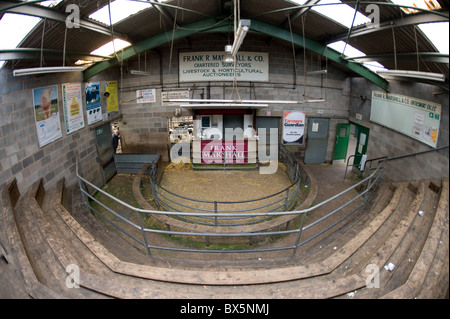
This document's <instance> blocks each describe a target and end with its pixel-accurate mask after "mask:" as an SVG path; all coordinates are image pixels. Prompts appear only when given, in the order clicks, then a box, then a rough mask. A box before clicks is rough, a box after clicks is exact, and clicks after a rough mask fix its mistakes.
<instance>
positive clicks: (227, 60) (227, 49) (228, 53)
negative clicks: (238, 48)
mask: <svg viewBox="0 0 450 319" xmlns="http://www.w3.org/2000/svg"><path fill="white" fill-rule="evenodd" d="M232 48H233V46H232V45H226V46H225V55H224V56H223V58H222V62H224V63H233V62H234V56H232V55H231V50H232Z"/></svg>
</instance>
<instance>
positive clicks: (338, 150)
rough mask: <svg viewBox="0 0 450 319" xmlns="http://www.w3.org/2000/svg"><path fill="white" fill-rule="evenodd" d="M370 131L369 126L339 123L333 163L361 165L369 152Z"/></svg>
mask: <svg viewBox="0 0 450 319" xmlns="http://www.w3.org/2000/svg"><path fill="white" fill-rule="evenodd" d="M369 131H370V129H369V128H367V127H365V126H362V125H358V124H355V123H340V124H338V126H337V132H336V145H335V149H334V157H333V164H339V163H347V164H348V165H353V166H355V167H359V164H360V163H361V159H362V157H363V155H365V154H366V152H367V145H368V141H369Z"/></svg>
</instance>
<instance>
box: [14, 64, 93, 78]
mask: <svg viewBox="0 0 450 319" xmlns="http://www.w3.org/2000/svg"><path fill="white" fill-rule="evenodd" d="M83 70H84V68H83V67H82V66H56V67H43V68H31V69H21V70H14V71H13V74H14V76H23V75H35V74H47V73H61V72H81V71H83Z"/></svg>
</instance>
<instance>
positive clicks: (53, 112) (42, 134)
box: [33, 85, 62, 147]
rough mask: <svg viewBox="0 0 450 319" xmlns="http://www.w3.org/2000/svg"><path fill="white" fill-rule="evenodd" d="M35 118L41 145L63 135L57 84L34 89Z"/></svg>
mask: <svg viewBox="0 0 450 319" xmlns="http://www.w3.org/2000/svg"><path fill="white" fill-rule="evenodd" d="M33 107H34V119H35V122H36V133H37V137H38V141H39V147H44V146H45V145H47V144H49V143H51V142H53V141H55V140H57V139H59V138H61V137H62V131H61V120H60V117H59V108H58V87H57V86H56V85H54V86H49V87H44V88H39V89H33Z"/></svg>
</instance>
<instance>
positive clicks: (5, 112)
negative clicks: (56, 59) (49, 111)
mask: <svg viewBox="0 0 450 319" xmlns="http://www.w3.org/2000/svg"><path fill="white" fill-rule="evenodd" d="M74 82H82V75H81V74H79V73H78V74H64V75H54V74H53V75H45V76H22V77H14V76H13V75H12V72H11V71H10V70H8V69H5V68H2V69H1V70H0V189H3V188H4V187H5V185H7V184H9V183H10V182H11V181H12V180H13V179H14V178H15V179H16V180H17V182H18V187H19V190H20V191H21V192H22V191H25V190H26V189H27V188H29V186H31V185H32V184H33V183H35V182H36V181H38V180H40V179H42V180H43V182H44V187H45V188H48V187H51V186H53V185H55V184H56V182H58V181H59V180H60V179H62V178H65V180H66V184H67V185H71V184H73V183H75V182H76V178H75V168H76V160H77V157H79V158H80V159H81V163H82V168H83V171H84V172H85V175H86V177H88V179H90V180H92V181H94V182H95V181H96V180H99V178H101V175H99V174H100V171H99V170H98V165H96V154H97V153H96V152H97V150H96V146H95V141H94V135H93V132H92V131H91V130H90V129H89V128H88V127H87V125H86V126H85V128H83V129H81V130H79V131H77V132H74V133H71V134H70V135H67V134H66V132H65V124H64V115H63V110H62V102H61V101H62V99H61V97H62V93H61V84H63V83H74ZM50 85H58V95H59V111H60V116H61V127H62V130H63V137H62V138H60V139H58V140H56V141H54V142H53V143H50V144H48V145H46V146H44V147H42V148H40V147H39V143H38V138H37V134H36V127H35V119H34V110H33V95H32V89H34V88H40V87H45V86H50ZM85 123H87V122H86V121H85Z"/></svg>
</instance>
